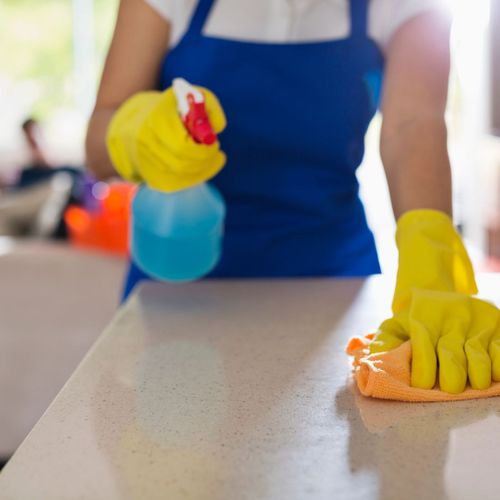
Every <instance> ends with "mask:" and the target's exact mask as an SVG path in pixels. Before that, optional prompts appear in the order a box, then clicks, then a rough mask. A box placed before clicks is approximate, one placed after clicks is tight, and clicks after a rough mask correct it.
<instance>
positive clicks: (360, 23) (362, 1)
mask: <svg viewBox="0 0 500 500" xmlns="http://www.w3.org/2000/svg"><path fill="white" fill-rule="evenodd" d="M349 3H350V6H351V37H352V38H366V37H367V34H368V3H369V0H349Z"/></svg>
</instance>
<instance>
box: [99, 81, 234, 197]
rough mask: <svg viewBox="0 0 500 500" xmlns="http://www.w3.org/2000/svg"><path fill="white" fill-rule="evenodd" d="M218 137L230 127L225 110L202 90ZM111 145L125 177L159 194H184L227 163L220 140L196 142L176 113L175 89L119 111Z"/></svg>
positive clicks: (142, 97)
mask: <svg viewBox="0 0 500 500" xmlns="http://www.w3.org/2000/svg"><path fill="white" fill-rule="evenodd" d="M198 88H199V90H201V91H202V92H203V94H204V96H205V106H206V110H207V113H208V116H209V119H210V123H211V125H212V128H213V129H214V131H215V133H216V134H219V133H220V132H222V131H223V130H224V128H225V126H226V117H225V115H224V111H223V110H222V107H221V105H220V103H219V101H218V99H217V97H215V95H214V94H212V92H210V91H209V90H207V89H204V88H201V87H198ZM106 145H107V148H108V153H109V156H110V158H111V161H112V163H113V165H114V167H115V169H116V171H117V172H118V174H120V175H121V176H122V177H123V178H124V179H127V180H130V181H133V182H145V183H146V184H148V186H149V187H151V188H153V189H158V190H160V191H167V192H172V191H179V190H181V189H186V188H189V187H192V186H194V185H196V184H200V183H202V182H205V181H207V180H208V179H210V178H212V177H213V176H215V175H216V174H217V173H218V172H219V171H220V170H221V169H222V167H223V166H224V165H225V163H226V156H225V155H224V153H223V152H222V151H221V150H220V144H219V142H218V141H217V142H215V143H214V144H212V145H209V146H207V145H205V144H198V143H196V142H195V141H194V140H193V139H192V138H191V136H190V135H189V133H188V131H187V130H186V128H185V126H184V124H183V123H182V120H181V118H180V116H179V113H178V111H177V102H176V98H175V95H174V92H173V90H172V88H169V89H168V90H166V91H164V92H156V91H150V92H140V93H138V94H136V95H134V96H132V97H130V98H129V99H128V100H127V101H125V103H124V104H122V106H121V107H120V108H119V109H118V110H117V111H116V113H115V114H114V116H113V119H112V120H111V123H110V125H109V127H108V132H107V136H106Z"/></svg>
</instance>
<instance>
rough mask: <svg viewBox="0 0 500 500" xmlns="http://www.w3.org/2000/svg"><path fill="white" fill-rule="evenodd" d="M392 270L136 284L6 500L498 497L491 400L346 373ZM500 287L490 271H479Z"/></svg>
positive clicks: (497, 439)
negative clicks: (417, 395)
mask: <svg viewBox="0 0 500 500" xmlns="http://www.w3.org/2000/svg"><path fill="white" fill-rule="evenodd" d="M390 289H391V285H390V284H388V282H386V281H383V280H382V279H372V280H368V281H367V282H363V281H355V280H353V281H349V280H346V281H341V280H304V281H296V280H288V281H286V280H285V281H274V282H270V281H267V282H266V281H248V282H238V281H236V282H208V281H206V282H200V283H195V284H190V285H181V286H166V285H162V284H155V283H149V284H146V285H144V286H143V287H142V288H141V289H140V291H139V293H138V294H136V295H134V296H133V297H132V298H131V300H130V301H129V302H128V303H127V305H126V306H125V307H124V308H122V309H121V310H120V311H119V313H118V314H117V316H116V317H115V319H114V321H113V322H112V323H111V325H110V326H109V327H108V328H107V329H106V331H105V332H104V334H103V335H102V336H101V337H100V339H99V340H98V341H97V343H96V344H95V345H94V347H93V349H92V350H91V351H90V353H89V354H88V355H87V357H86V358H85V359H84V360H83V362H82V363H81V364H80V366H79V367H78V369H77V370H76V372H75V373H74V374H73V376H72V377H71V378H70V380H69V381H68V383H67V384H66V385H65V386H64V388H63V389H62V391H61V392H60V393H59V395H58V396H57V398H56V399H55V401H54V402H53V403H52V405H51V406H50V407H49V409H48V410H47V412H46V413H45V414H44V416H43V417H42V419H41V420H40V421H39V422H38V424H37V425H36V426H35V427H34V429H33V431H32V432H31V434H30V435H29V436H28V438H27V439H26V440H25V441H24V443H23V444H22V445H21V447H20V448H19V449H18V451H17V453H16V454H15V455H14V457H13V458H12V460H11V461H10V462H9V464H8V465H7V466H6V468H5V469H4V472H3V473H2V474H1V475H0V498H1V499H2V500H4V499H5V500H7V499H8V500H11V499H12V500H14V499H15V500H24V499H26V500H32V499H47V500H48V499H50V500H63V499H64V500H71V499H75V500H76V499H81V500H86V499H89V500H90V499H92V500H100V499H103V500H115V499H148V500H149V499H169V500H171V499H178V498H179V499H180V498H183V499H184V498H186V499H217V500H222V499H231V500H239V499H259V500H261V499H287V500H291V499H297V500H298V499H306V498H307V499H308V498H311V499H332V498H339V499H342V500H343V499H372V498H373V499H374V498H383V499H402V498H404V499H441V498H443V499H444V498H448V499H471V498H481V499H489V498H491V499H493V498H499V492H500V482H499V481H498V479H497V477H498V472H497V470H498V463H499V459H500V419H499V416H500V399H498V398H495V399H490V400H479V401H468V402H460V403H439V404H438V403H427V404H416V403H414V404H404V403H396V402H387V401H376V400H369V399H365V398H363V397H362V396H360V395H359V394H358V393H357V392H356V390H355V389H354V388H353V387H352V384H351V382H350V376H349V371H350V370H349V364H348V360H347V357H346V355H345V354H344V352H343V349H344V345H345V343H346V341H347V339H348V338H349V337H350V336H351V335H354V334H360V333H364V332H366V331H370V330H372V329H373V328H374V327H376V326H377V325H378V322H379V321H381V320H382V319H384V317H385V316H386V314H387V312H388V308H389V304H390ZM481 290H482V292H483V294H484V295H485V296H488V297H489V298H490V299H494V300H496V301H497V302H500V277H499V276H485V277H484V278H483V279H482V281H481Z"/></svg>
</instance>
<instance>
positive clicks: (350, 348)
mask: <svg viewBox="0 0 500 500" xmlns="http://www.w3.org/2000/svg"><path fill="white" fill-rule="evenodd" d="M372 338H373V334H371V335H367V336H366V337H355V338H353V339H351V340H350V341H349V343H348V344H347V347H346V352H347V354H349V355H350V356H353V358H354V359H353V367H354V378H355V380H356V384H357V386H358V389H359V391H360V392H361V394H363V395H364V396H371V397H372V398H379V399H392V400H395V401H415V402H422V401H461V400H464V399H480V398H491V397H493V396H500V382H493V383H492V384H491V386H490V387H489V388H488V389H484V390H481V391H480V390H477V389H471V388H470V386H467V388H466V389H465V391H464V392H461V393H460V394H448V393H447V392H443V391H441V390H440V389H439V386H437V385H436V387H434V389H418V388H416V387H411V385H410V375H411V343H410V341H407V342H405V343H404V344H401V345H400V346H399V347H398V348H396V349H393V350H392V351H387V352H381V353H376V354H370V352H369V349H368V345H369V343H370V341H371V339H372Z"/></svg>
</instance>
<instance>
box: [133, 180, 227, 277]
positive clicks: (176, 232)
mask: <svg viewBox="0 0 500 500" xmlns="http://www.w3.org/2000/svg"><path fill="white" fill-rule="evenodd" d="M225 214H226V207H225V203H224V200H223V198H222V195H221V194H220V193H219V191H217V189H216V188H215V187H213V186H211V185H210V184H208V183H204V184H199V185H197V186H194V187H191V188H189V189H184V190H182V191H177V192H174V193H165V192H162V191H157V190H154V189H150V188H149V187H147V186H146V185H143V186H141V187H140V188H139V190H138V191H137V194H136V196H135V198H134V200H133V202H132V234H131V251H132V258H133V259H134V261H135V262H136V264H137V265H138V266H139V267H140V268H141V269H142V270H143V271H144V272H145V273H147V274H149V275H150V276H151V277H153V278H156V279H159V280H164V281H177V282H179V281H190V280H195V279H198V278H201V277H202V276H204V275H205V274H208V273H209V272H210V271H211V270H212V269H213V268H214V267H215V265H216V264H217V262H218V261H219V258H220V254H221V246H222V237H223V232H224V218H225Z"/></svg>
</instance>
